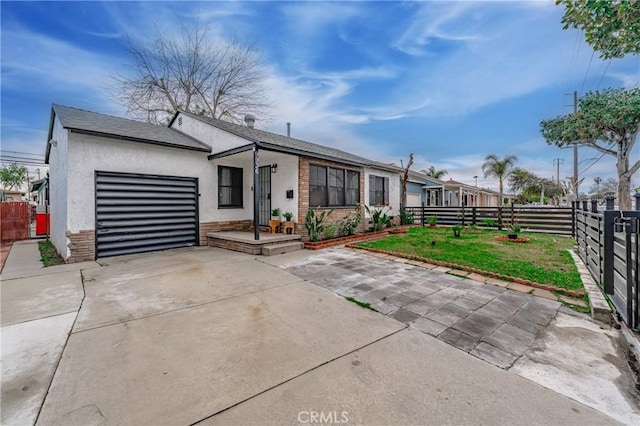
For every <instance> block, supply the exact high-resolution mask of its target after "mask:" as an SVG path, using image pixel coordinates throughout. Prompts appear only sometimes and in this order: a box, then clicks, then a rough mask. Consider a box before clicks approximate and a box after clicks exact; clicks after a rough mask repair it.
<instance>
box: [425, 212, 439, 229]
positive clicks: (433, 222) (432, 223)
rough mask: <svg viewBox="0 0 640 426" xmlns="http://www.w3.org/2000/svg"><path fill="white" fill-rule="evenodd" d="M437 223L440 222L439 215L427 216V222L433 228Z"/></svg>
mask: <svg viewBox="0 0 640 426" xmlns="http://www.w3.org/2000/svg"><path fill="white" fill-rule="evenodd" d="M436 223H438V216H436V215H433V216H429V217H428V218H427V224H429V226H430V227H431V228H435V227H436Z"/></svg>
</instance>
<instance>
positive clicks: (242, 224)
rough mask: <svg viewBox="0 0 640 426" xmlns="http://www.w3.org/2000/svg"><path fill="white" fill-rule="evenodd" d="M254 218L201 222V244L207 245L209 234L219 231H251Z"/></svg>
mask: <svg viewBox="0 0 640 426" xmlns="http://www.w3.org/2000/svg"><path fill="white" fill-rule="evenodd" d="M252 227H253V220H249V219H247V220H226V221H221V222H201V223H200V236H199V237H200V245H201V246H206V245H207V234H208V233H210V232H219V231H251V230H252V229H253V228H252Z"/></svg>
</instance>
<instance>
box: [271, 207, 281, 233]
mask: <svg viewBox="0 0 640 426" xmlns="http://www.w3.org/2000/svg"><path fill="white" fill-rule="evenodd" d="M269 228H271V233H273V234H275V233H276V232H278V230H279V229H280V209H273V210H271V220H270V221H269Z"/></svg>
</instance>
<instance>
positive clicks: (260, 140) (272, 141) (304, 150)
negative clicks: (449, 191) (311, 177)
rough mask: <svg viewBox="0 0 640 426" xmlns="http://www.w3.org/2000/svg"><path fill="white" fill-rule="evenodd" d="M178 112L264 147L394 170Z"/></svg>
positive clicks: (320, 147) (333, 150) (339, 152)
mask: <svg viewBox="0 0 640 426" xmlns="http://www.w3.org/2000/svg"><path fill="white" fill-rule="evenodd" d="M180 113H182V114H185V115H188V116H190V117H193V118H195V119H197V120H200V121H202V122H204V123H207V124H210V125H212V126H215V127H217V128H218V129H221V130H224V131H225V132H229V133H232V134H234V135H236V136H239V137H241V138H244V139H247V140H248V141H251V142H253V143H257V144H259V145H263V146H264V147H265V148H272V149H274V150H279V149H280V150H282V151H285V152H292V153H294V154H297V155H307V156H309V157H316V158H323V159H330V160H333V161H337V162H345V163H349V164H357V165H361V166H371V167H375V168H377V169H383V170H390V171H396V170H395V169H393V168H391V167H389V166H387V165H385V164H381V163H378V162H376V161H373V160H369V159H367V158H364V157H360V156H358V155H354V154H350V153H348V152H345V151H342V150H339V149H336V148H330V147H328V146H324V145H318V144H315V143H312V142H307V141H304V140H301V139H296V138H291V137H288V136H284V135H279V134H277V133H271V132H266V131H264V130H258V129H255V128H251V127H247V126H241V125H239V124H234V123H229V122H227V121H222V120H218V119H215V118H211V117H203V116H200V115H196V114H193V113H190V112H187V111H180ZM176 117H177V114H176V115H175V116H174V117H173V120H172V122H173V121H174V120H175V118H176ZM169 126H171V123H170V124H169Z"/></svg>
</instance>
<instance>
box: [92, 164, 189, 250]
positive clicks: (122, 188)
mask: <svg viewBox="0 0 640 426" xmlns="http://www.w3.org/2000/svg"><path fill="white" fill-rule="evenodd" d="M197 244H198V181H197V179H196V178H182V177H172V176H153V175H139V174H123V173H111V172H96V257H107V256H118V255H122V254H132V253H143V252H148V251H156V250H165V249H171V248H178V247H189V246H193V245H197Z"/></svg>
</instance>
